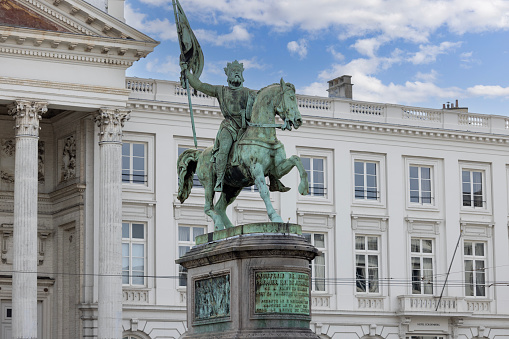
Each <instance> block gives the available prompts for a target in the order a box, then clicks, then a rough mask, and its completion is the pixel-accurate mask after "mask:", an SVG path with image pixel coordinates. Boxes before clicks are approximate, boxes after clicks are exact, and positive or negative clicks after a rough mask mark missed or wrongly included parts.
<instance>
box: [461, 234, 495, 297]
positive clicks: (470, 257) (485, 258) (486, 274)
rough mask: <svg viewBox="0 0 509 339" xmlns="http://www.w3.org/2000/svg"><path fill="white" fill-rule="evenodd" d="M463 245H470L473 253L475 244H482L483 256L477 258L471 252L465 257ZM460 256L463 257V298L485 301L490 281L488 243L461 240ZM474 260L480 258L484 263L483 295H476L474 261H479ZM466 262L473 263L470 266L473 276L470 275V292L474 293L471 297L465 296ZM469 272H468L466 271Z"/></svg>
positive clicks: (484, 241) (483, 240) (477, 240)
mask: <svg viewBox="0 0 509 339" xmlns="http://www.w3.org/2000/svg"><path fill="white" fill-rule="evenodd" d="M465 243H472V245H473V249H474V251H475V244H483V247H484V249H483V250H484V255H483V256H478V255H476V254H475V252H473V254H472V255H467V254H465ZM462 245H463V246H462V255H463V271H464V273H465V274H464V275H463V282H464V289H463V293H464V295H465V297H467V298H476V299H477V298H478V299H486V298H488V293H489V289H488V286H489V284H488V281H489V279H490V277H489V273H490V270H489V265H488V259H489V255H488V245H489V244H488V241H486V240H485V239H482V240H479V239H463V242H462ZM476 258H481V259H482V261H483V262H484V269H483V270H484V272H483V273H484V295H477V292H476V290H477V285H478V284H477V282H476V281H477V274H475V268H474V266H475V264H474V263H475V261H480V260H481V259H476ZM467 260H471V261H472V262H473V265H472V268H473V270H472V271H471V272H472V273H473V274H472V277H473V283H472V292H473V293H474V294H473V295H467V284H468V283H467V279H466V274H467V269H466V263H465V262H466V261H467ZM468 272H470V271H468Z"/></svg>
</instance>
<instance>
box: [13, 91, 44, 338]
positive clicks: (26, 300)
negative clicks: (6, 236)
mask: <svg viewBox="0 0 509 339" xmlns="http://www.w3.org/2000/svg"><path fill="white" fill-rule="evenodd" d="M47 110H48V108H47V103H46V102H39V101H30V100H25V99H22V100H16V101H15V102H14V103H13V104H11V105H10V106H9V114H10V115H12V116H13V117H14V119H15V121H16V123H15V127H14V129H15V130H16V152H15V165H14V166H15V175H14V227H13V233H14V234H13V252H14V253H13V254H14V255H13V271H14V273H13V276H12V308H13V320H12V337H13V338H15V339H33V338H37V262H38V258H37V194H38V191H37V189H38V187H37V185H38V179H37V176H38V175H37V173H38V149H37V147H38V139H39V129H40V128H39V121H40V120H41V116H42V115H43V114H44V113H46V112H47Z"/></svg>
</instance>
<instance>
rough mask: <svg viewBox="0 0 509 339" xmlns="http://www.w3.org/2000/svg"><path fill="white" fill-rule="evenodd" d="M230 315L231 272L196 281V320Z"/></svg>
mask: <svg viewBox="0 0 509 339" xmlns="http://www.w3.org/2000/svg"><path fill="white" fill-rule="evenodd" d="M229 316H230V274H225V275H220V276H215V277H211V278H206V279H200V280H195V281H194V320H197V321H199V320H214V319H220V318H224V317H229Z"/></svg>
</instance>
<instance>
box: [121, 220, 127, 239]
mask: <svg viewBox="0 0 509 339" xmlns="http://www.w3.org/2000/svg"><path fill="white" fill-rule="evenodd" d="M122 238H129V223H126V222H123V223H122Z"/></svg>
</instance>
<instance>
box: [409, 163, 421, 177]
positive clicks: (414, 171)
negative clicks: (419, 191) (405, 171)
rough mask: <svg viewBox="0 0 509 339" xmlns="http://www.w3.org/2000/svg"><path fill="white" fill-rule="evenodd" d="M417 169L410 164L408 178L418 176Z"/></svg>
mask: <svg viewBox="0 0 509 339" xmlns="http://www.w3.org/2000/svg"><path fill="white" fill-rule="evenodd" d="M418 177H419V169H418V168H417V167H415V166H410V178H418Z"/></svg>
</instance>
